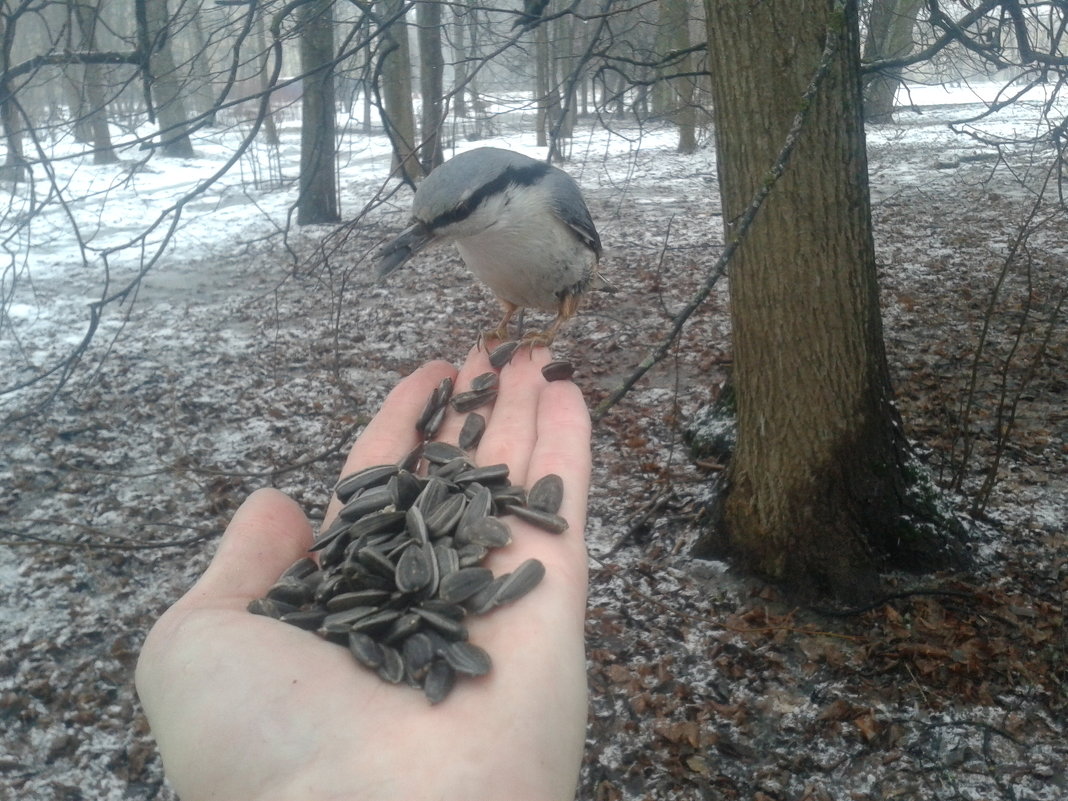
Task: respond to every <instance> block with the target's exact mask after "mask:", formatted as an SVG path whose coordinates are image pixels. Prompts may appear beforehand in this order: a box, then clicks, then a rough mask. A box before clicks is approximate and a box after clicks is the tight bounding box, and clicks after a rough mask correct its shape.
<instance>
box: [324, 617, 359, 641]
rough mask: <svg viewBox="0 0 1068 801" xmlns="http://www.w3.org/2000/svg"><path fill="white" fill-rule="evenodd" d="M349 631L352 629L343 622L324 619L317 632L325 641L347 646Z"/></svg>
mask: <svg viewBox="0 0 1068 801" xmlns="http://www.w3.org/2000/svg"><path fill="white" fill-rule="evenodd" d="M351 631H352V629H350V628H349V627H348V626H347V625H345V624H344V623H327V622H326V621H325V620H324V621H323V625H321V626H320V627H319V629H318V632H317V633H318V635H319V636H320V637H322V638H323V639H324V640H326V641H327V642H332V643H333V644H334V645H345V646H347V645H348V644H349V633H350V632H351Z"/></svg>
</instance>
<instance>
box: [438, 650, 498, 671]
mask: <svg viewBox="0 0 1068 801" xmlns="http://www.w3.org/2000/svg"><path fill="white" fill-rule="evenodd" d="M442 656H444V657H445V661H446V662H448V663H449V667H451V668H452V669H453V670H455V671H456V672H457V673H464V674H466V675H468V676H485V675H486V674H487V673H489V671H490V667H492V664H493V663H492V662H491V661H490V655H489V654H487V653H486V652H485V650H483V649H482V648H479V647H478V646H477V645H475V644H474V643H469V642H454V643H452V644H451V645H449V647H448V648H446V649H445V653H444V654H442Z"/></svg>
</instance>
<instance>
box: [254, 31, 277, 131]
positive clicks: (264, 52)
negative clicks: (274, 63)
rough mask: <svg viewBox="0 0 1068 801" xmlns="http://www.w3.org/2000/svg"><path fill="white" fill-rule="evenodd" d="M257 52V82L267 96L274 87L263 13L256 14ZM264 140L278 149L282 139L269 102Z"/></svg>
mask: <svg viewBox="0 0 1068 801" xmlns="http://www.w3.org/2000/svg"><path fill="white" fill-rule="evenodd" d="M255 25H256V29H255V31H256V32H255V38H256V52H257V53H259V55H258V56H257V57H256V63H257V69H256V82H257V83H258V84H259V89H260V92H261V93H263V94H266V93H267V92H268V91H269V90H271V89H272V88H273V87H272V86H271V85H270V84H271V51H270V49H268V47H267V31H266V28H265V27H264V20H263V13H262V12H256V22H255ZM262 107H263V109H264V116H263V140H264V141H265V142H266V143H267V145H268V146H269V147H278V145H279V144H280V141H281V140H280V139H279V138H278V126H277V125H276V124H275V121H274V104H273V103H271V102H270V100H268V101H267V102H266V103H265V104H264V105H263V106H262Z"/></svg>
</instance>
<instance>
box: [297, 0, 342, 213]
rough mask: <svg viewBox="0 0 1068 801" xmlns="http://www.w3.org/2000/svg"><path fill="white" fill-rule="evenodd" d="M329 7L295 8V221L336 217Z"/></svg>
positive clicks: (325, 1) (327, 0) (329, 1)
mask: <svg viewBox="0 0 1068 801" xmlns="http://www.w3.org/2000/svg"><path fill="white" fill-rule="evenodd" d="M333 8H334V3H333V0H315V2H310V3H307V4H305V5H303V6H301V7H300V9H299V11H298V14H299V16H298V20H299V25H300V31H301V33H300V59H301V69H302V70H303V73H304V84H303V90H304V91H303V94H302V96H301V109H302V111H301V126H300V198H299V200H298V201H297V223H298V224H300V225H308V224H313V223H332V222H337V221H338V220H340V219H341V216H340V213H339V212H338V198H337V148H336V144H335V137H336V128H337V123H336V117H335V111H334V69H333V68H334V24H333Z"/></svg>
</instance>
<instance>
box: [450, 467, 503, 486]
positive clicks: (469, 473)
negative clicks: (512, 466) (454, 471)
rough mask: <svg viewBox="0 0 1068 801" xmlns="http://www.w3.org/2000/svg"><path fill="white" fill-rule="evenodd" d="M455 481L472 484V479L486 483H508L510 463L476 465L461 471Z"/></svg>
mask: <svg viewBox="0 0 1068 801" xmlns="http://www.w3.org/2000/svg"><path fill="white" fill-rule="evenodd" d="M455 481H456V483H457V484H470V483H471V482H472V481H477V482H478V483H479V484H486V485H488V484H500V483H508V465H506V464H490V465H486V466H485V467H474V468H472V469H470V470H465V471H464V472H462V473H460V475H458V476H456V479H455Z"/></svg>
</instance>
